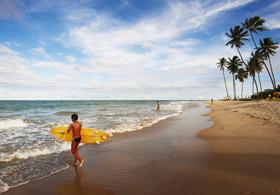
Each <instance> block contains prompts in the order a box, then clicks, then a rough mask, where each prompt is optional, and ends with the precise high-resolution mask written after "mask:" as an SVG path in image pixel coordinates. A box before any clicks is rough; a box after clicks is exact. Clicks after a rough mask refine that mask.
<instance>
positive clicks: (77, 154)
mask: <svg viewBox="0 0 280 195" xmlns="http://www.w3.org/2000/svg"><path fill="white" fill-rule="evenodd" d="M79 144H80V142H78V143H77V142H76V146H77V149H76V153H75V156H76V158H77V159H78V160H79V161H80V167H82V166H83V164H84V162H85V161H84V160H83V159H82V158H81V157H80V155H79V153H78V151H79Z"/></svg>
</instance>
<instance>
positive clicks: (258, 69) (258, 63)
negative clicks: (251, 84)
mask: <svg viewBox="0 0 280 195" xmlns="http://www.w3.org/2000/svg"><path fill="white" fill-rule="evenodd" d="M253 55H254V57H255V58H256V61H255V63H256V64H255V69H256V73H257V74H258V80H259V84H260V91H261V92H262V82H261V78H260V73H261V72H262V70H263V65H264V61H263V59H262V57H261V56H260V55H258V54H253Z"/></svg>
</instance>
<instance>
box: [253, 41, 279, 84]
mask: <svg viewBox="0 0 280 195" xmlns="http://www.w3.org/2000/svg"><path fill="white" fill-rule="evenodd" d="M277 44H278V43H275V42H273V41H272V38H271V37H266V38H264V39H263V40H260V48H259V49H258V50H259V52H260V53H261V54H262V55H263V56H264V57H265V59H268V61H269V66H270V73H271V76H272V80H273V83H272V84H273V89H276V80H275V77H274V73H273V69H272V64H271V60H270V56H271V55H272V56H274V55H275V54H276V51H275V50H276V49H277V48H278V46H277Z"/></svg>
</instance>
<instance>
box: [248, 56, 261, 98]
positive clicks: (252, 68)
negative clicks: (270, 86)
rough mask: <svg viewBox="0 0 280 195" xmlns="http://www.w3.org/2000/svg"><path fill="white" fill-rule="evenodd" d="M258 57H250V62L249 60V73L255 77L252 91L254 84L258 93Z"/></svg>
mask: <svg viewBox="0 0 280 195" xmlns="http://www.w3.org/2000/svg"><path fill="white" fill-rule="evenodd" d="M257 63H258V62H257V58H256V57H255V56H252V57H250V59H249V62H248V66H247V71H248V73H249V75H250V76H251V77H252V78H253V84H252V93H254V84H255V86H256V89H257V93H259V89H258V84H257V82H256V72H257V71H256V69H257V68H256V66H257V65H256V64H257Z"/></svg>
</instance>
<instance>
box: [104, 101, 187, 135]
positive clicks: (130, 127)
mask: <svg viewBox="0 0 280 195" xmlns="http://www.w3.org/2000/svg"><path fill="white" fill-rule="evenodd" d="M185 103H186V102H185V101H176V102H170V103H169V104H166V105H162V106H161V109H165V110H171V111H172V110H173V111H174V113H173V114H169V115H165V116H158V117H156V118H154V119H153V120H151V121H149V122H145V123H140V124H139V123H131V124H122V125H120V126H118V127H117V128H114V129H109V130H107V131H106V132H107V133H109V134H110V135H111V136H112V135H113V134H114V133H126V132H131V131H137V130H141V129H143V128H146V127H150V126H152V125H154V124H156V123H158V122H159V121H162V120H165V119H167V118H170V117H173V116H178V115H179V114H180V113H182V112H183V107H184V104H185Z"/></svg>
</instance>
